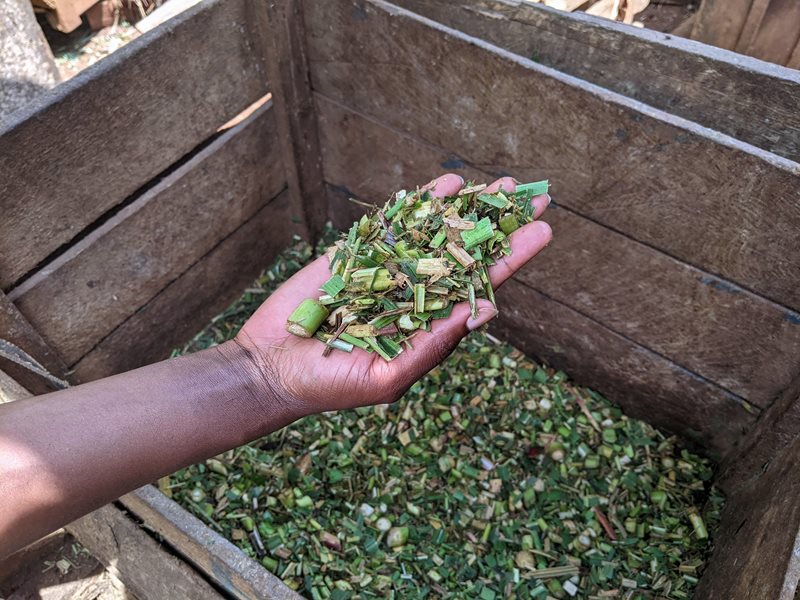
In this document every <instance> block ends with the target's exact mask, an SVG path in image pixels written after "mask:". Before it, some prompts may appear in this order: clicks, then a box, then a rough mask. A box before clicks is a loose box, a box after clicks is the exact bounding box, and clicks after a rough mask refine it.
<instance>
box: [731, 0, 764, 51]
mask: <svg viewBox="0 0 800 600" xmlns="http://www.w3.org/2000/svg"><path fill="white" fill-rule="evenodd" d="M771 1H772V0H753V1H752V2H751V4H750V10H749V11H748V12H747V19H746V20H745V22H744V26H743V27H742V32H741V33H740V34H739V39H738V41H737V42H736V52H740V53H742V54H747V49H748V48H749V47H750V44H752V43H753V40H754V39H755V37H756V34H757V33H758V30H759V28H760V27H761V21H762V20H763V19H764V14H765V13H766V12H767V7H768V6H769V5H770V2H771Z"/></svg>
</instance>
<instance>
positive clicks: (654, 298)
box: [519, 198, 800, 407]
mask: <svg viewBox="0 0 800 600" xmlns="http://www.w3.org/2000/svg"><path fill="white" fill-rule="evenodd" d="M556 200H558V198H556ZM548 222H549V223H550V224H551V225H552V227H553V230H554V231H556V237H555V241H554V242H553V244H552V245H553V250H554V251H553V252H552V253H548V254H547V255H545V256H544V257H543V258H542V260H538V261H536V263H535V264H532V265H531V266H530V268H528V269H525V270H524V271H522V272H521V273H520V274H519V279H520V280H521V281H524V282H526V283H528V284H529V285H532V286H534V287H535V288H536V289H538V290H540V291H542V292H543V293H544V294H546V295H548V296H549V297H551V298H554V299H556V300H558V301H560V302H563V303H564V304H567V305H568V306H570V307H571V308H573V309H575V310H577V311H578V312H580V313H582V314H585V315H587V316H588V317H590V318H592V319H596V320H597V321H600V322H602V323H603V324H604V325H606V326H607V327H609V328H611V329H613V330H614V331H616V332H617V333H620V334H621V335H623V336H625V337H628V338H630V339H633V340H635V341H636V342H638V343H639V344H642V345H643V346H646V347H648V348H650V349H652V350H653V351H655V352H657V353H658V354H661V355H663V356H666V357H668V358H670V359H671V360H674V361H675V362H677V363H678V364H680V365H683V366H684V367H686V368H687V369H690V370H691V371H693V372H695V373H697V374H699V375H701V376H703V377H706V378H708V379H710V380H712V381H714V382H715V383H717V384H719V385H720V386H722V387H724V388H726V389H728V390H730V391H731V392H733V393H735V394H738V395H740V396H742V397H744V398H746V399H747V400H748V401H749V402H751V403H752V404H756V405H757V406H761V407H765V406H768V405H769V404H770V403H771V402H772V400H773V399H774V398H775V396H776V394H777V393H779V392H780V390H782V389H784V388H785V387H786V386H787V385H788V384H789V383H791V381H792V380H793V379H794V378H795V377H797V376H798V374H800V365H798V356H800V314H798V313H794V312H792V313H787V311H786V309H784V308H783V307H780V306H777V305H775V304H773V303H771V302H769V301H767V300H764V299H763V298H760V297H758V296H756V295H754V294H750V293H748V292H746V291H744V290H742V289H741V288H738V287H737V286H735V285H732V284H731V283H730V282H728V281H725V280H723V279H719V278H717V277H713V276H711V275H709V274H708V273H706V272H704V271H701V270H699V269H696V268H694V267H692V266H689V265H687V264H685V263H682V262H680V261H677V260H675V259H673V258H670V257H668V256H665V255H664V254H662V253H661V252H658V251H656V250H653V249H652V248H649V247H647V246H643V245H642V244H639V243H637V242H635V241H633V240H631V239H630V238H627V237H624V236H621V235H619V234H618V233H615V232H614V231H612V230H610V229H607V228H605V227H602V226H599V225H597V224H596V223H594V222H592V221H589V220H587V219H584V218H582V217H580V216H579V215H577V214H575V213H572V212H569V211H567V210H561V209H557V208H556V209H555V210H552V211H551V213H550V215H549V216H548ZM556 250H557V251H558V253H556Z"/></svg>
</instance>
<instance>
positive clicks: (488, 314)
mask: <svg viewBox="0 0 800 600" xmlns="http://www.w3.org/2000/svg"><path fill="white" fill-rule="evenodd" d="M497 315H498V312H497V309H496V308H494V307H481V308H480V309H478V318H477V319H473V318H472V317H470V318H469V319H467V329H469V330H470V331H475V330H476V329H478V328H479V327H481V326H483V325H486V324H487V323H488V322H489V321H491V320H492V319H494V318H495V317H496V316H497Z"/></svg>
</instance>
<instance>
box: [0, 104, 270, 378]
mask: <svg viewBox="0 0 800 600" xmlns="http://www.w3.org/2000/svg"><path fill="white" fill-rule="evenodd" d="M275 136H276V129H275V124H274V118H273V113H272V111H271V110H270V105H269V104H266V105H265V106H263V107H262V108H260V109H259V110H258V111H256V112H255V113H254V114H253V115H252V116H251V117H250V118H248V119H247V120H245V121H244V122H242V123H241V124H240V125H237V126H236V127H234V128H232V129H230V130H228V131H226V132H225V133H223V134H221V135H220V136H219V137H218V138H217V139H216V140H215V141H214V142H212V143H211V144H209V145H208V146H206V147H205V148H203V149H202V150H201V151H200V152H198V153H197V154H196V155H195V156H193V157H192V158H191V159H190V160H188V161H187V162H185V163H184V164H182V165H181V166H180V167H179V168H178V169H176V170H175V171H174V172H173V173H171V174H170V175H168V176H167V177H165V178H164V179H162V180H161V181H159V182H158V183H156V184H155V185H154V186H153V187H152V188H150V189H149V190H148V191H146V192H145V193H144V194H142V195H141V196H140V197H138V198H137V199H136V200H135V201H134V202H133V203H132V204H130V205H128V206H126V207H125V208H124V209H123V210H121V211H120V212H119V213H117V214H116V215H114V217H112V218H111V219H109V220H108V221H107V222H106V223H104V224H103V225H102V226H101V227H99V228H98V229H96V230H94V231H93V232H92V233H91V234H90V235H88V236H87V237H85V238H84V239H82V240H81V241H80V242H78V243H77V244H75V245H74V246H73V247H72V248H70V250H69V251H68V252H66V253H64V254H62V255H61V256H59V257H58V258H57V259H56V260H55V261H53V262H52V263H49V264H48V265H47V266H45V267H44V268H43V269H42V270H41V271H39V272H38V273H36V274H35V275H34V276H32V277H31V278H29V279H28V280H26V281H25V283H23V284H22V285H20V286H19V287H17V288H15V289H14V290H12V291H11V292H10V294H9V298H11V299H12V300H13V301H14V302H15V303H16V305H17V307H18V308H19V309H20V311H21V312H22V313H23V314H24V315H25V316H26V317H27V318H28V319H29V320H30V321H31V323H32V324H33V325H34V327H36V328H37V329H38V330H39V332H40V333H41V335H42V337H43V338H44V339H45V340H46V341H47V342H48V343H49V344H50V345H51V346H52V347H53V348H54V349H55V350H56V351H57V352H59V354H60V355H61V356H63V357H64V360H65V361H66V362H67V363H68V364H69V365H70V366H71V365H74V364H75V363H76V362H77V361H78V360H79V359H80V358H81V357H82V356H83V355H84V354H86V353H87V352H88V351H90V350H91V349H92V348H93V347H94V346H95V344H97V343H98V342H99V341H100V340H102V339H103V338H104V337H105V336H106V335H108V334H109V333H110V332H111V331H113V330H114V328H116V327H117V326H118V325H119V324H120V323H122V322H123V321H124V320H125V319H127V318H128V317H129V316H130V315H131V314H133V313H134V312H135V311H136V310H137V309H139V308H140V307H142V306H144V305H145V304H146V303H147V302H148V301H149V300H150V299H151V298H153V297H154V296H155V295H156V294H157V293H158V292H160V291H161V290H162V289H164V287H166V286H167V285H168V284H169V283H170V282H171V281H173V280H174V279H175V278H176V277H177V276H178V275H180V274H181V273H182V272H184V271H185V270H186V269H188V268H189V267H190V266H191V265H192V264H193V263H194V262H195V261H197V259H198V258H200V257H201V256H203V255H205V254H206V253H207V252H208V251H209V250H210V249H211V248H213V247H214V246H215V245H216V244H217V243H219V241H220V240H222V239H224V238H225V237H226V236H228V235H229V234H230V233H231V232H232V231H234V230H235V229H236V228H237V227H239V226H240V225H241V224H242V223H244V222H245V221H247V220H248V219H249V218H250V217H251V216H252V215H253V214H255V213H256V212H257V211H258V210H259V209H260V208H261V207H263V206H264V205H265V204H266V203H267V202H269V201H270V200H271V199H272V198H274V197H275V196H276V195H277V194H278V193H279V192H280V191H281V190H282V189H283V188H284V187H285V179H284V173H283V169H282V167H281V162H280V149H279V145H278V143H277V140H276V139H275ZM54 299H57V301H55V302H54V301H53V300H54Z"/></svg>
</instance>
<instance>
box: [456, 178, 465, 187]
mask: <svg viewBox="0 0 800 600" xmlns="http://www.w3.org/2000/svg"><path fill="white" fill-rule="evenodd" d="M458 178H459V179H460V180H461V187H464V184H465V183H466V181H464V178H463V177H462V176H461V175H459V176H458Z"/></svg>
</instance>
